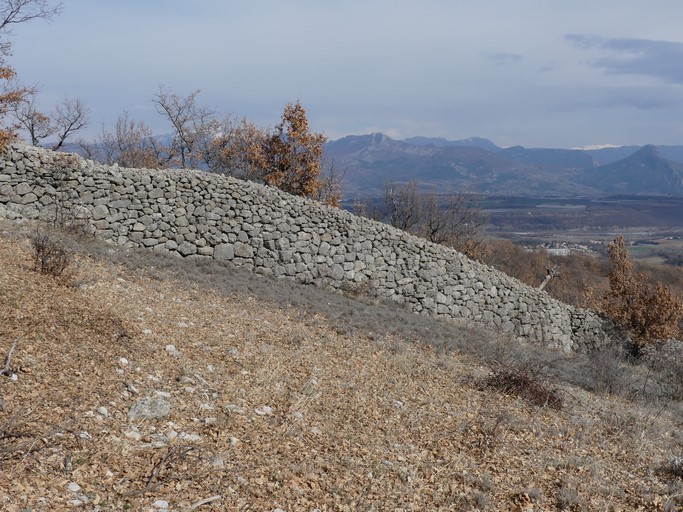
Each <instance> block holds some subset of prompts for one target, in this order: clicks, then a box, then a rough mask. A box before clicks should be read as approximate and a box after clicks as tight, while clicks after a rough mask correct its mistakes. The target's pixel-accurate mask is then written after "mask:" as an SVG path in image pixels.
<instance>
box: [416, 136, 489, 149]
mask: <svg viewBox="0 0 683 512" xmlns="http://www.w3.org/2000/svg"><path fill="white" fill-rule="evenodd" d="M403 140H404V142H406V143H408V144H412V145H413V146H436V147H449V146H469V147H474V148H482V149H486V150H488V151H494V152H495V151H500V149H501V148H499V147H498V146H496V145H495V144H494V143H493V142H492V141H491V140H489V139H483V138H481V137H470V138H468V139H463V140H447V139H445V138H443V137H420V136H418V137H409V138H407V139H403Z"/></svg>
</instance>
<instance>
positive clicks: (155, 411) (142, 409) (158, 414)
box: [128, 397, 171, 420]
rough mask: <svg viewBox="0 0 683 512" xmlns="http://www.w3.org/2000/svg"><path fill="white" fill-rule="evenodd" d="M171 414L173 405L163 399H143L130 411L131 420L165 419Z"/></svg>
mask: <svg viewBox="0 0 683 512" xmlns="http://www.w3.org/2000/svg"><path fill="white" fill-rule="evenodd" d="M170 413H171V404H169V403H168V402H167V401H166V400H164V399H163V398H151V397H147V398H143V399H141V400H138V401H137V402H135V403H134V404H133V405H132V406H131V408H130V409H129V410H128V418H129V419H131V420H139V419H150V418H164V417H166V416H168V415H169V414H170Z"/></svg>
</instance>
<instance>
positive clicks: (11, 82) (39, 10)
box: [0, 0, 62, 149]
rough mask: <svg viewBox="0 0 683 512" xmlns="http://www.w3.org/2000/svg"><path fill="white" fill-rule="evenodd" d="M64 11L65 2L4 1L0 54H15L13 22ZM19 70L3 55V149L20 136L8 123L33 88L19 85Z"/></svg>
mask: <svg viewBox="0 0 683 512" xmlns="http://www.w3.org/2000/svg"><path fill="white" fill-rule="evenodd" d="M61 11H62V4H61V2H60V3H57V4H56V5H50V2H48V0H15V1H11V0H3V1H0V56H2V57H6V56H8V55H10V54H11V53H12V42H11V40H9V39H7V38H6V36H7V35H11V32H10V29H11V27H12V26H13V25H19V24H22V23H26V22H30V21H33V20H36V19H44V20H51V19H52V18H53V17H54V16H57V15H58V14H60V13H61ZM15 79H16V72H15V71H14V69H13V68H12V67H11V66H9V65H7V64H6V63H5V60H4V58H1V57H0V82H2V84H3V85H2V87H1V88H0V149H2V148H5V147H6V146H7V145H8V144H9V143H10V142H12V140H14V139H15V138H16V129H17V128H18V127H17V126H14V125H12V124H9V125H8V124H7V122H6V118H7V114H8V113H9V112H10V111H12V110H15V109H16V108H17V105H19V103H20V102H21V101H22V100H23V99H24V98H25V97H26V96H27V95H28V94H29V93H30V89H29V88H27V87H25V86H22V85H18V84H17V82H16V81H15Z"/></svg>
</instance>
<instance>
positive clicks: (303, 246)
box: [0, 144, 612, 352]
mask: <svg viewBox="0 0 683 512" xmlns="http://www.w3.org/2000/svg"><path fill="white" fill-rule="evenodd" d="M65 214H68V216H70V217H76V218H80V219H82V220H83V221H84V222H87V223H88V225H89V228H90V229H91V230H92V231H93V232H94V233H95V234H96V235H97V236H98V237H100V238H103V239H105V240H108V241H110V242H111V243H113V244H116V245H120V246H125V247H144V248H147V249H149V250H152V251H161V252H167V253H172V254H174V255H177V256H179V257H184V258H215V259H217V260H223V261H229V262H231V263H232V264H234V265H238V266H243V267H247V268H249V269H251V270H253V271H254V272H257V273H259V274H265V275H271V276H275V277H282V278H288V279H292V280H297V281H299V282H302V283H311V284H316V285H319V286H327V287H331V288H334V289H336V290H340V289H353V288H362V289H365V290H371V291H372V292H374V293H376V294H377V295H378V296H380V297H384V298H388V299H391V300H393V301H395V302H397V303H400V304H403V305H405V306H406V307H408V308H410V309H411V310H413V311H415V312H417V313H420V314H423V315H431V316H435V317H447V318H457V319H466V320H468V321H471V322H475V323H477V324H481V325H484V326H487V327H492V328H494V329H497V330H499V331H500V332H504V333H510V334H513V335H515V336H517V337H518V338H521V339H523V340H526V341H529V342H532V343H537V344H542V345H544V346H548V347H553V348H560V349H563V350H566V351H569V350H574V351H580V352H586V351H590V350H592V349H595V348H597V347H599V346H602V345H605V344H607V343H608V342H609V341H610V336H611V332H612V330H611V328H610V326H609V324H608V323H607V322H606V321H605V320H604V319H602V318H601V317H599V316H598V315H597V314H596V313H595V312H593V311H590V310H582V309H577V308H574V307H572V306H569V305H566V304H563V303H561V302H559V301H556V300H554V299H552V298H551V297H550V296H549V295H547V294H546V293H545V292H542V291H540V290H538V289H535V288H532V287H529V286H526V285H524V284H522V283H520V282H519V281H517V280H515V279H513V278H511V277H509V276H507V275H506V274H503V273H501V272H499V271H497V270H495V269H492V268H490V267H487V266H485V265H482V264H479V263H477V262H474V261H471V260H469V259H468V258H466V257H465V256H463V255H462V254H460V253H458V252H457V251H455V250H453V249H450V248H447V247H444V246H441V245H437V244H433V243H430V242H427V241H426V240H423V239H421V238H418V237H415V236H412V235H410V234H408V233H405V232H403V231H400V230H398V229H395V228H392V227H391V226H387V225H385V224H382V223H379V222H375V221H371V220H368V219H364V218H361V217H356V216H354V215H352V214H350V213H348V212H346V211H343V210H340V209H336V208H331V207H327V206H324V205H321V204H319V203H317V202H315V201H311V200H307V199H304V198H300V197H295V196H291V195H289V194H286V193H284V192H282V191H280V190H278V189H275V188H271V187H266V186H263V185H260V184H256V183H252V182H245V181H241V180H238V179H234V178H231V177H227V176H220V175H215V174H210V173H207V172H203V171H181V170H161V171H159V170H147V169H124V168H119V167H116V166H113V167H112V166H104V165H101V164H98V163H95V162H92V161H89V160H85V159H81V158H80V157H77V156H67V155H64V154H59V153H53V152H50V151H46V150H43V149H39V148H34V147H30V146H23V145H17V144H15V145H12V146H11V147H10V148H9V149H8V150H7V151H6V152H5V153H4V154H3V155H0V215H1V216H4V217H5V218H9V219H39V218H43V219H54V218H55V216H57V217H58V216H60V215H65Z"/></svg>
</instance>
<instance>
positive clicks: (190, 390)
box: [185, 386, 195, 394]
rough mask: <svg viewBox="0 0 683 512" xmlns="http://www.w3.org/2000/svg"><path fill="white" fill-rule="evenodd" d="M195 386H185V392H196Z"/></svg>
mask: <svg viewBox="0 0 683 512" xmlns="http://www.w3.org/2000/svg"><path fill="white" fill-rule="evenodd" d="M194 391H195V390H194V388H193V387H192V386H185V393H189V394H192V393H194Z"/></svg>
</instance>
